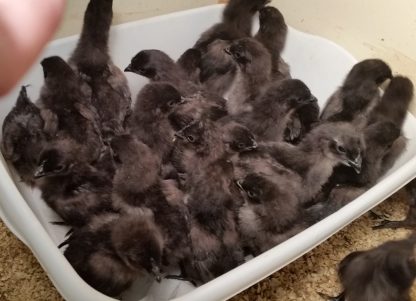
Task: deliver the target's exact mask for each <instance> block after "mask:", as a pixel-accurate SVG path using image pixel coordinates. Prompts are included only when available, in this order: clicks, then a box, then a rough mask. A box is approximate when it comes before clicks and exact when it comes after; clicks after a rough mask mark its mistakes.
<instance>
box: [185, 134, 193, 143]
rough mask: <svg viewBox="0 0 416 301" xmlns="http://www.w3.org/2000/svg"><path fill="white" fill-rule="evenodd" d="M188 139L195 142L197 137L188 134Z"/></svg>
mask: <svg viewBox="0 0 416 301" xmlns="http://www.w3.org/2000/svg"><path fill="white" fill-rule="evenodd" d="M186 139H188V141H189V142H191V143H192V142H195V137H194V136H192V135H188V136H186Z"/></svg>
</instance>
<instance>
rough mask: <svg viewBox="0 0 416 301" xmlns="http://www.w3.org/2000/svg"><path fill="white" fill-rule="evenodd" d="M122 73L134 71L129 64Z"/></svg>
mask: <svg viewBox="0 0 416 301" xmlns="http://www.w3.org/2000/svg"><path fill="white" fill-rule="evenodd" d="M124 72H134V71H133V68H132V66H131V64H129V65H128V66H127V67H126V69H124Z"/></svg>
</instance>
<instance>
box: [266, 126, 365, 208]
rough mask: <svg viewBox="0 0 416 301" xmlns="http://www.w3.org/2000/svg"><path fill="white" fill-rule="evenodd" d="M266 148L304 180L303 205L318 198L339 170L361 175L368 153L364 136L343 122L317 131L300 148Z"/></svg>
mask: <svg viewBox="0 0 416 301" xmlns="http://www.w3.org/2000/svg"><path fill="white" fill-rule="evenodd" d="M264 147H265V148H266V149H267V152H269V154H271V155H272V156H273V157H274V158H275V159H276V160H277V161H278V162H279V163H280V164H282V165H284V166H285V167H287V168H289V169H292V170H294V171H296V172H297V173H298V174H299V175H300V176H301V177H302V183H303V187H304V189H303V190H302V192H301V199H302V203H307V202H309V201H311V200H312V199H314V198H315V196H316V195H317V194H318V193H319V192H320V191H321V189H322V186H323V185H324V184H325V183H327V181H328V179H329V177H330V176H331V175H332V172H333V169H334V168H335V167H336V166H338V165H346V166H350V167H352V168H354V170H355V172H356V173H360V172H361V165H362V156H363V153H364V151H365V143H364V138H363V135H362V134H361V133H359V132H357V131H356V129H355V128H354V127H353V126H352V125H351V124H349V123H342V122H336V123H324V124H321V125H319V126H317V127H315V128H314V129H312V130H311V131H310V132H309V133H308V134H307V135H306V136H305V138H304V139H303V140H302V141H301V142H300V143H299V144H298V145H296V146H294V145H291V144H288V143H270V144H266V145H265V146H264Z"/></svg>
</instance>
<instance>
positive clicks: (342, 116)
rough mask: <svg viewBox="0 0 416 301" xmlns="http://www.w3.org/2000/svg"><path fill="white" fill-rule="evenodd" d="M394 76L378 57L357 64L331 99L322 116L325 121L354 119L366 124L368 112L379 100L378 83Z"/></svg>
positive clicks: (356, 121)
mask: <svg viewBox="0 0 416 301" xmlns="http://www.w3.org/2000/svg"><path fill="white" fill-rule="evenodd" d="M390 78H392V72H391V69H390V67H389V66H388V65H387V64H386V63H385V62H383V61H382V60H379V59H368V60H364V61H362V62H359V63H357V64H356V65H355V66H354V67H353V68H352V69H351V71H350V72H349V73H348V75H347V78H346V79H345V81H344V83H343V84H342V86H341V88H339V89H338V90H337V91H336V92H335V93H334V94H333V95H332V96H331V97H330V99H329V100H328V103H327V105H326V106H325V108H324V110H323V112H322V114H321V119H322V120H324V121H347V122H348V121H349V122H352V121H354V122H355V123H356V124H358V123H360V124H363V125H365V124H366V122H367V120H368V117H369V116H368V115H369V113H370V112H371V111H372V109H373V108H374V106H375V105H376V104H377V102H378V101H379V99H380V92H379V86H380V85H381V84H382V83H383V82H384V81H385V80H387V79H390Z"/></svg>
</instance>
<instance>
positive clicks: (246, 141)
mask: <svg viewBox="0 0 416 301" xmlns="http://www.w3.org/2000/svg"><path fill="white" fill-rule="evenodd" d="M218 124H219V126H220V127H221V129H222V141H223V143H224V144H225V145H226V152H227V153H228V154H230V155H232V154H233V153H243V152H250V151H253V150H255V149H257V146H258V143H257V138H256V136H255V135H254V134H253V132H252V131H250V130H249V129H248V128H247V127H246V126H244V125H243V124H240V123H238V122H235V121H234V120H230V119H229V118H223V119H220V120H219V121H218Z"/></svg>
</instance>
